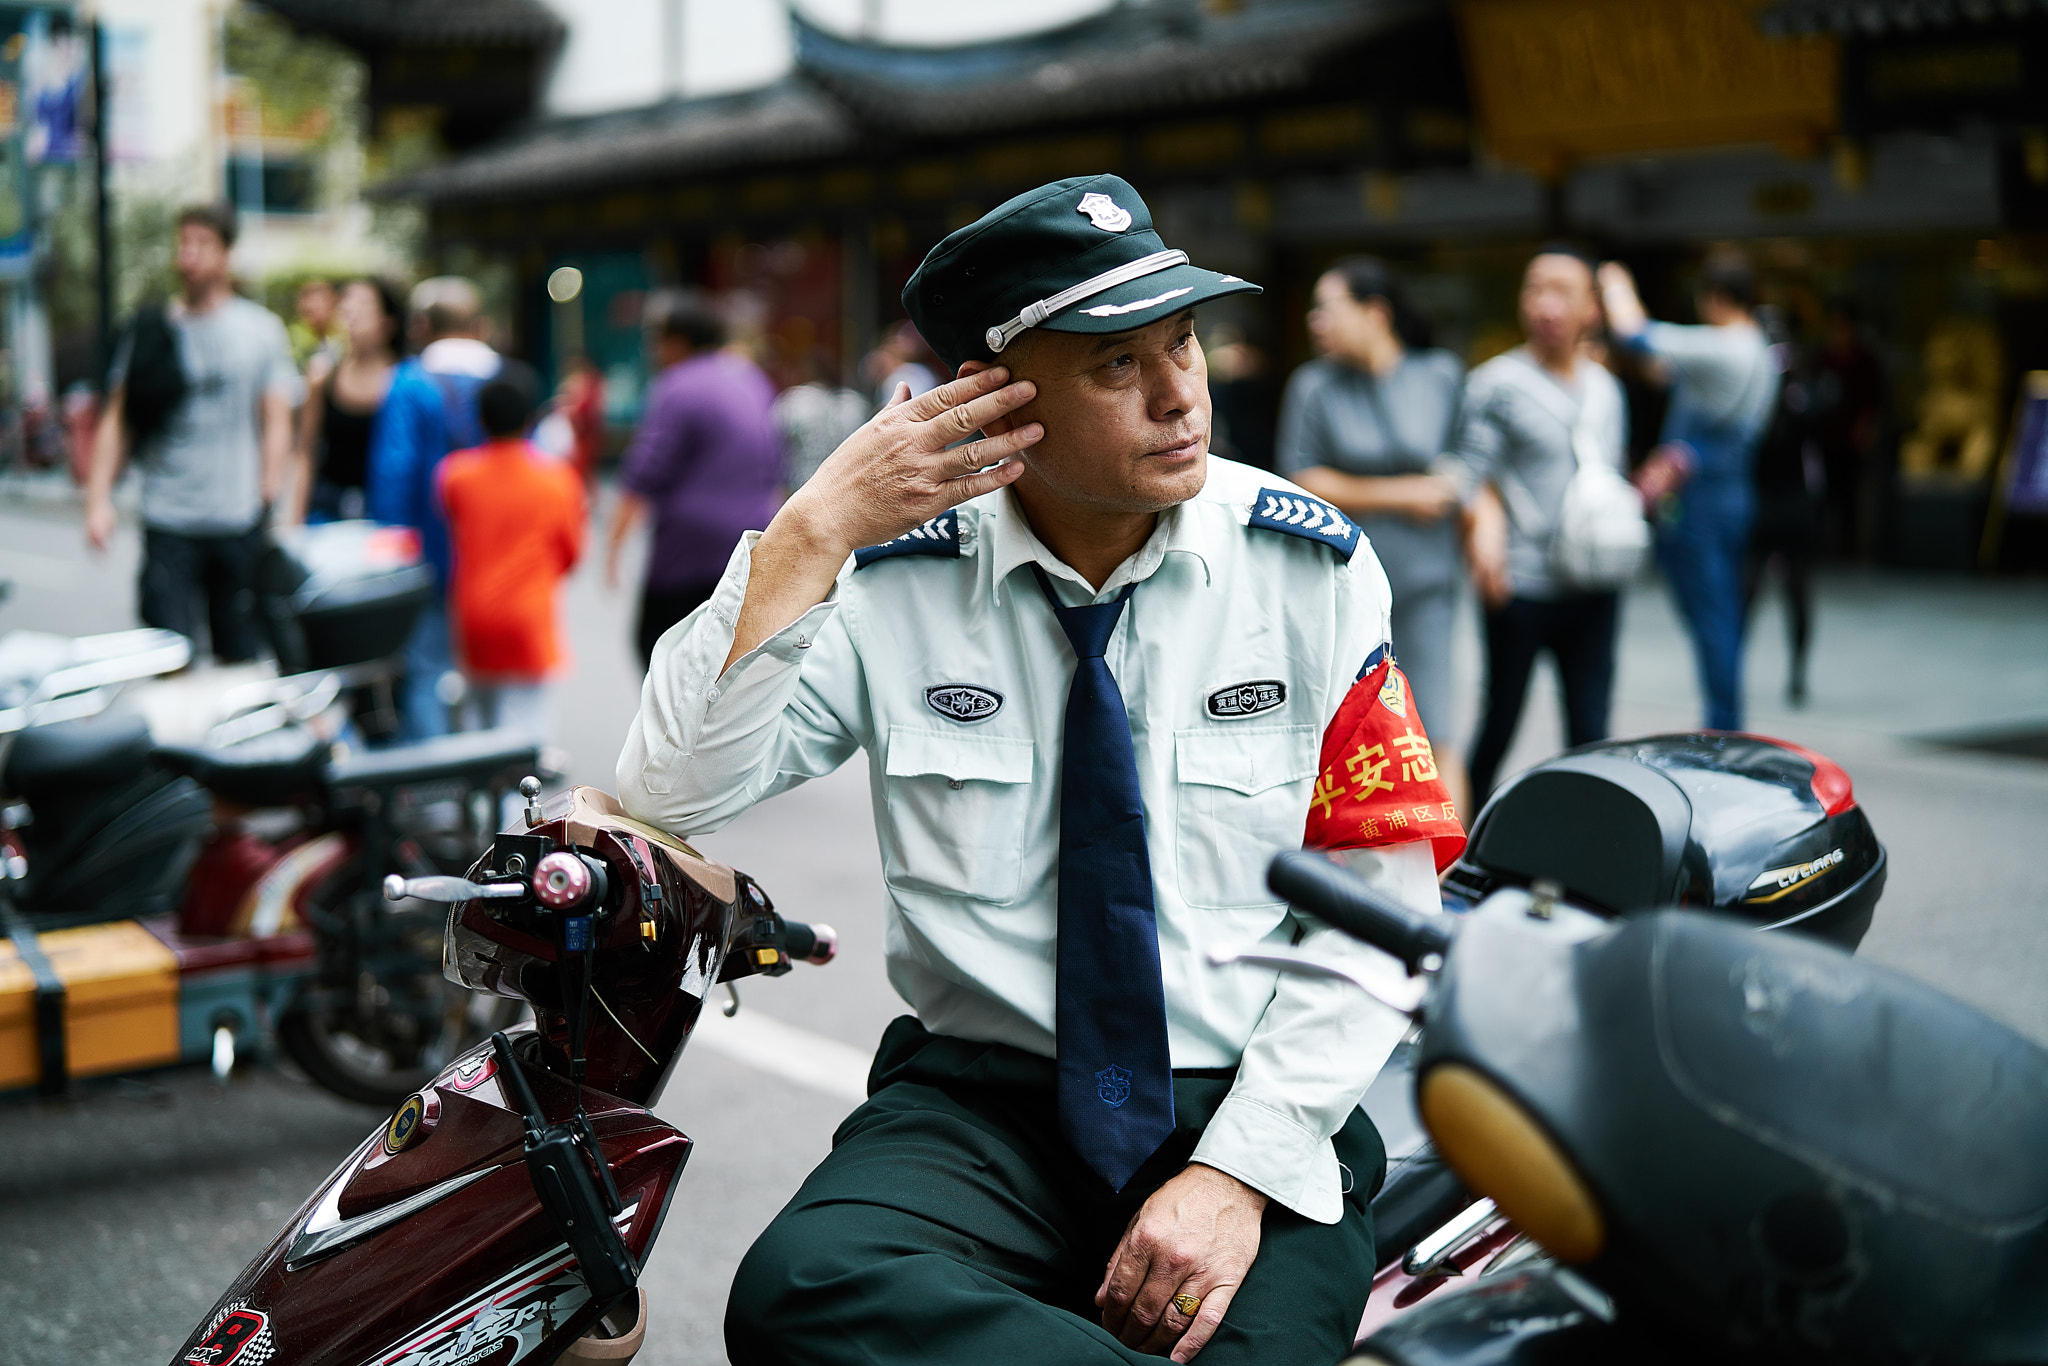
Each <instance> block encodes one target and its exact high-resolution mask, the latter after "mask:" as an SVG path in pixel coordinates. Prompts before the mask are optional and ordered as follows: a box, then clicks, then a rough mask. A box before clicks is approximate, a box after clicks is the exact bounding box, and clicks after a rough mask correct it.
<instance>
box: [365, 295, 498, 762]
mask: <svg viewBox="0 0 2048 1366" xmlns="http://www.w3.org/2000/svg"><path fill="white" fill-rule="evenodd" d="M410 303H411V311H412V315H413V325H414V328H415V330H416V332H417V333H418V334H419V335H420V336H421V337H422V339H423V340H424V341H425V345H424V346H422V347H421V348H420V353H419V355H417V356H413V357H408V358H407V359H406V360H404V361H402V362H401V363H400V364H399V366H398V369H397V370H396V372H394V373H393V375H392V377H391V392H390V394H389V396H388V397H386V399H385V400H384V406H383V407H382V408H381V409H379V410H378V412H377V420H376V423H375V425H374V426H373V427H372V428H371V430H370V455H369V469H368V474H367V483H366V485H365V488H364V494H365V501H366V503H367V506H368V511H369V514H370V516H371V517H372V518H373V519H375V520H376V521H379V522H383V523H386V524H387V525H391V526H406V527H412V528H413V529H415V530H416V531H418V532H419V535H420V551H421V554H422V555H423V556H424V558H425V560H426V562H427V564H428V565H429V566H430V567H431V568H432V569H433V571H434V590H435V591H434V598H433V600H432V601H431V602H429V603H428V605H427V608H426V610H425V611H423V612H421V614H420V619H419V624H418V625H417V626H415V627H414V628H413V634H412V638H411V639H410V640H408V641H407V642H406V646H405V687H404V691H403V693H402V694H401V696H400V698H399V721H400V724H399V738H400V739H401V740H403V741H407V742H411V741H416V740H427V739H431V738H433V737H434V736H437V735H445V734H446V733H447V732H448V704H447V702H446V701H445V700H444V699H443V698H442V697H441V696H440V694H439V691H438V689H439V686H440V682H441V679H442V677H443V676H444V675H446V674H448V673H449V672H451V671H452V670H453V669H454V667H455V663H454V656H453V653H452V651H451V648H450V645H449V638H448V602H447V592H448V582H449V551H448V523H447V520H446V519H445V518H444V517H443V515H442V512H441V508H440V505H439V503H438V502H437V501H436V499H435V497H434V472H435V471H436V470H437V469H438V468H439V467H440V464H441V458H442V457H443V456H445V455H447V454H448V452H450V451H459V450H466V449H468V448H469V447H471V446H480V445H482V444H483V441H484V434H483V427H482V424H481V423H480V421H479V420H478V417H477V406H476V398H477V393H478V392H479V391H480V390H481V389H482V388H483V386H484V384H485V383H486V382H487V381H488V380H490V379H491V377H492V376H494V375H496V374H497V373H498V367H499V365H500V364H501V363H502V362H501V361H500V359H499V356H498V353H497V352H496V351H493V350H492V349H491V348H490V346H489V345H488V344H487V343H486V342H485V341H484V340H483V336H482V332H483V299H482V296H481V295H480V294H479V293H478V292H477V287H476V286H475V285H474V284H471V283H470V282H469V281H468V280H464V279H462V278H460V277H458V276H453V275H444V276H437V277H435V278H434V279H430V280H422V281H421V282H420V283H419V284H418V285H416V286H414V288H413V292H412V298H411V300H410Z"/></svg>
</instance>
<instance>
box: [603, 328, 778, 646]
mask: <svg viewBox="0 0 2048 1366" xmlns="http://www.w3.org/2000/svg"><path fill="white" fill-rule="evenodd" d="M647 313H648V318H647V322H648V330H649V331H650V332H651V333H652V337H653V345H654V355H655V362H656V364H657V366H658V367H659V370H660V373H659V374H657V375H656V376H655V379H654V382H653V383H652V384H650V385H649V386H648V391H647V407H646V409H645V411H644V413H643V415H642V416H641V419H640V430H639V431H638V432H636V433H634V435H633V444H632V445H631V446H629V447H628V448H627V450H626V455H625V459H624V461H623V463H622V465H621V467H620V470H619V499H618V504H617V506H616V507H615V508H614V510H613V512H612V520H611V528H610V531H609V534H608V538H607V545H606V551H605V578H606V580H607V581H608V582H610V583H612V584H617V583H618V581H619V551H620V548H621V547H622V546H623V545H624V544H625V540H626V537H627V535H628V534H629V533H630V532H631V531H632V530H633V528H634V527H635V526H637V525H639V523H640V521H641V520H642V519H643V518H645V517H647V516H648V515H649V514H650V513H651V514H652V518H653V522H654V531H653V535H652V536H651V537H650V538H649V544H648V549H647V568H646V571H645V575H644V577H643V579H642V583H641V588H640V610H639V615H638V620H637V622H636V625H635V628H634V643H635V645H636V646H637V648H638V649H639V652H640V664H641V667H642V668H645V667H647V664H648V661H649V660H650V659H651V658H652V657H653V654H654V643H655V642H656V641H658V640H660V639H661V636H662V633H663V632H664V631H666V630H668V628H669V627H671V626H673V625H675V624H676V623H677V622H679V621H681V620H682V619H683V618H684V617H687V616H688V615H690V613H692V612H694V611H695V610H697V608H698V607H699V606H700V605H701V604H702V603H703V602H704V601H705V599H707V598H709V597H710V596H711V590H712V589H713V588H714V587H716V586H717V584H718V580H719V576H720V575H722V574H724V573H725V566H726V562H727V561H728V560H730V559H731V558H732V552H733V547H735V546H737V545H738V544H739V542H740V537H741V536H742V535H744V534H745V533H747V532H749V531H758V530H761V529H762V528H764V527H766V526H767V525H768V519H769V518H771V517H773V516H774V515H775V509H776V508H777V507H778V506H779V505H780V504H781V489H782V438H781V437H780V436H779V435H778V434H777V433H776V430H775V419H774V417H773V415H772V409H773V407H774V404H775V385H774V384H773V382H771V381H770V380H769V378H768V376H767V375H766V374H765V373H763V372H762V370H761V367H760V366H758V365H756V364H754V362H753V361H751V360H749V359H747V358H746V357H745V356H742V355H739V354H738V353H736V352H734V351H732V350H729V349H726V347H725V323H724V320H723V319H721V318H720V317H719V316H718V314H717V313H715V312H714V311H712V308H711V305H710V304H709V303H708V302H707V301H706V300H704V299H703V298H702V297H700V296H698V295H695V294H673V295H668V296H657V297H656V298H655V299H653V300H650V301H649V303H648V308H647Z"/></svg>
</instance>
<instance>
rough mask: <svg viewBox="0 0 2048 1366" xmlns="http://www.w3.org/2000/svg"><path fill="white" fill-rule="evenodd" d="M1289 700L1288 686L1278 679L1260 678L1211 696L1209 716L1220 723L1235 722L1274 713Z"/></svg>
mask: <svg viewBox="0 0 2048 1366" xmlns="http://www.w3.org/2000/svg"><path fill="white" fill-rule="evenodd" d="M1286 700H1287V685H1286V684H1285V683H1282V682H1281V681H1280V680H1279V679H1277V678H1258V679H1253V680H1252V681H1251V682H1249V683H1233V684H1231V685H1230V686H1229V687H1227V688H1218V689H1217V690H1216V691H1215V692H1212V693H1210V694H1209V715H1211V716H1213V717H1215V718H1216V719H1217V720H1218V721H1235V720H1238V719H1239V718H1241V717H1246V716H1257V715H1258V714H1259V713H1260V712H1262V711H1272V710H1273V709H1274V708H1275V707H1278V706H1279V705H1281V704H1282V703H1283V702H1285V701H1286Z"/></svg>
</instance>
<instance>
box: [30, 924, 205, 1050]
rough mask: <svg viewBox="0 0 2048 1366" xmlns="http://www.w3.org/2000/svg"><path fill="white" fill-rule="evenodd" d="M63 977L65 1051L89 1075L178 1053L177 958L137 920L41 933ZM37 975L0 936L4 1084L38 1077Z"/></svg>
mask: <svg viewBox="0 0 2048 1366" xmlns="http://www.w3.org/2000/svg"><path fill="white" fill-rule="evenodd" d="M37 942H38V943H39V944H41V945H42V949H43V953H44V954H45V955H46V956H47V957H48V958H49V960H50V966H51V967H53V968H55V969H56V971H57V975H58V976H59V977H61V978H62V979H63V980H64V989H65V990H64V1037H65V1054H66V1057H67V1058H68V1060H69V1063H70V1070H71V1074H72V1075H73V1076H78V1077H90V1076H98V1075H103V1074H105V1073H108V1072H125V1071H128V1070H130V1069H132V1068H141V1067H156V1066H160V1065H162V1064H164V1063H169V1062H176V1061H177V1060H178V959H177V955H176V954H174V953H172V952H171V951H170V950H169V949H168V948H166V947H164V945H163V943H162V942H161V941H160V940H158V939H157V937H156V936H155V935H153V934H151V933H150V932H149V931H148V930H145V929H144V928H142V926H141V925H139V924H137V923H136V922H135V921H133V920H118V921H114V922H112V923H110V924H105V925H81V926H79V927H77V928H76V929H69V930H52V931H51V932H50V933H48V934H45V935H41V936H39V937H38V939H37ZM35 989H36V984H35V977H34V976H33V975H32V974H31V973H30V972H29V969H28V965H27V964H26V963H24V962H22V961H21V955H20V954H19V953H18V952H16V951H15V947H14V942H13V941H12V940H10V939H4V938H0V1090H12V1089H14V1088H16V1087H21V1086H33V1085H34V1084H35V1081H36V1076H37V1058H38V1054H37V1051H36V1011H35Z"/></svg>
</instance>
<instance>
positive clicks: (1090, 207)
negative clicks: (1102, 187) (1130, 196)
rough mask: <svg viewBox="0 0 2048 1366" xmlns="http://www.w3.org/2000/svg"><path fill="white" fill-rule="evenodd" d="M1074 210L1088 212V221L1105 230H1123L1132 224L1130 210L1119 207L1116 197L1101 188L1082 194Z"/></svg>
mask: <svg viewBox="0 0 2048 1366" xmlns="http://www.w3.org/2000/svg"><path fill="white" fill-rule="evenodd" d="M1074 211H1075V212H1076V213H1085V214H1087V215H1088V221H1089V222H1090V223H1093V224H1094V225H1095V226H1096V227H1098V228H1101V229H1102V230H1103V231H1104V232H1122V231H1123V230H1124V229H1125V228H1128V227H1130V226H1131V215H1130V211H1129V210H1128V209H1120V208H1118V207H1117V203H1116V201H1115V200H1114V199H1111V198H1110V197H1109V196H1108V195H1106V194H1103V193H1102V192H1101V191H1099V190H1096V191H1091V192H1089V193H1088V194H1084V195H1082V196H1081V202H1080V203H1078V204H1076V205H1075V206H1074Z"/></svg>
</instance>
